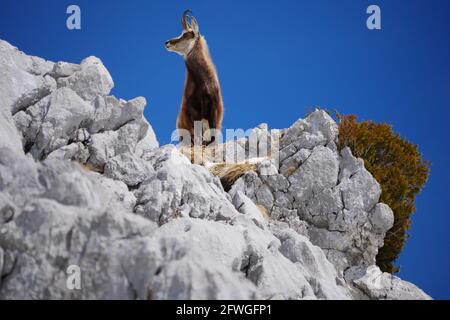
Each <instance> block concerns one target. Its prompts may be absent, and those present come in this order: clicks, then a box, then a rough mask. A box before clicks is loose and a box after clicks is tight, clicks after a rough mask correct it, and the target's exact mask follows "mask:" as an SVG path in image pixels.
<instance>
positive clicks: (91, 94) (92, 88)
mask: <svg viewBox="0 0 450 320" xmlns="http://www.w3.org/2000/svg"><path fill="white" fill-rule="evenodd" d="M61 87H69V88H71V89H72V90H73V91H75V92H76V93H77V94H78V95H79V96H80V97H81V98H83V99H84V100H86V101H94V100H95V99H96V98H97V97H98V96H107V95H108V94H109V93H110V91H111V89H112V88H113V87H114V82H113V80H112V78H111V75H110V74H109V72H108V70H106V68H105V66H104V65H103V63H102V62H101V61H100V59H98V58H96V57H93V56H91V57H88V58H86V59H84V60H83V61H82V62H81V64H80V70H79V71H75V72H74V73H73V74H71V75H70V76H68V77H62V78H58V88H61Z"/></svg>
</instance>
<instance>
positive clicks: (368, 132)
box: [337, 114, 430, 273]
mask: <svg viewBox="0 0 450 320" xmlns="http://www.w3.org/2000/svg"><path fill="white" fill-rule="evenodd" d="M337 117H338V120H339V142H338V146H339V149H342V148H344V147H346V146H348V147H350V149H351V150H352V152H353V154H354V155H355V156H356V157H358V158H362V159H363V160H364V163H365V166H366V169H367V170H369V172H371V173H372V175H373V176H374V177H375V179H376V180H377V181H378V183H380V185H381V189H382V193H381V199H380V201H381V202H384V203H386V204H387V205H389V206H390V207H391V209H392V210H393V211H394V226H393V227H392V229H391V230H389V231H388V233H387V234H386V238H385V240H384V246H383V247H382V248H380V251H379V252H378V255H377V265H378V266H379V267H380V268H381V270H383V271H385V272H390V273H395V272H398V271H399V268H398V267H396V266H395V264H394V263H395V260H396V259H397V258H398V256H399V255H400V253H401V251H402V249H403V246H404V245H405V242H406V240H407V238H408V233H407V231H408V229H409V227H410V225H411V215H412V213H413V212H414V211H415V205H414V201H415V198H416V195H417V194H418V193H419V192H420V190H421V189H422V187H423V186H424V185H425V183H426V181H427V179H428V174H429V172H430V162H428V161H426V160H423V159H422V156H421V154H420V152H419V150H418V146H417V145H414V144H412V143H410V142H408V141H407V140H405V139H404V138H402V137H401V136H400V135H399V134H397V133H394V132H393V130H392V126H391V125H389V124H386V123H374V122H372V121H361V122H358V121H357V120H356V116H354V115H339V114H337Z"/></svg>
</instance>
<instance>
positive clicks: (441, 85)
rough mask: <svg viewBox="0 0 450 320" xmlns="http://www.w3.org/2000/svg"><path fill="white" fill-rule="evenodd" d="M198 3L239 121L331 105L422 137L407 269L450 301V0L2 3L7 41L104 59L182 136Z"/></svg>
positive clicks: (58, 56) (126, 94)
mask: <svg viewBox="0 0 450 320" xmlns="http://www.w3.org/2000/svg"><path fill="white" fill-rule="evenodd" d="M70 4H77V5H79V6H80V8H81V13H82V17H81V19H82V21H81V25H82V29H81V30H76V31H73V30H72V31H70V30H68V29H67V28H66V18H67V14H66V8H67V6H68V5H70ZM371 4H377V5H379V6H380V7H381V12H382V30H377V31H369V30H368V29H367V28H366V19H367V17H368V15H367V14H366V8H367V7H368V6H369V5H371ZM186 8H190V9H192V11H193V12H194V14H195V16H196V17H197V20H198V21H199V24H200V31H201V32H202V33H203V35H204V36H205V37H206V39H207V41H208V44H209V46H210V50H211V53H212V56H213V59H214V62H215V64H216V66H217V69H218V71H219V78H220V81H221V85H222V90H223V95H224V103H225V119H224V127H225V128H243V129H248V128H251V127H254V126H256V125H257V124H259V123H261V122H267V123H268V124H269V126H270V127H271V128H285V127H288V126H290V125H291V124H292V123H293V122H294V121H295V120H296V119H298V118H299V117H303V116H304V114H305V112H306V111H307V110H308V109H310V108H312V107H315V106H322V107H326V108H328V109H331V110H332V109H337V110H338V111H339V112H340V113H343V114H348V113H354V114H357V115H358V116H359V117H360V119H371V120H375V121H379V122H388V123H390V124H392V125H393V126H394V130H395V131H397V132H400V133H401V134H402V136H404V137H406V138H407V139H409V140H410V141H412V142H414V143H417V144H418V145H419V147H420V150H421V152H422V153H423V155H424V157H425V158H426V159H428V160H430V161H432V169H431V176H430V179H429V181H428V184H427V186H426V188H425V189H424V190H423V192H422V193H421V194H420V195H419V197H418V199H417V213H416V214H415V215H414V218H413V226H412V229H411V231H410V234H411V238H410V240H409V241H408V244H407V245H406V247H405V250H404V252H403V254H402V256H401V258H400V259H399V261H398V264H399V265H400V267H401V272H400V276H401V277H402V278H403V279H405V280H409V281H412V282H413V283H415V284H417V285H418V286H419V287H421V288H423V289H424V290H425V291H426V292H427V293H429V294H431V295H432V296H433V297H434V298H441V299H442V298H446V299H450V272H449V270H450V249H449V247H450V232H449V228H450V212H449V209H448V208H449V204H448V194H449V191H448V186H449V182H450V170H449V168H448V166H449V165H450V152H449V149H448V148H449V143H448V141H449V138H450V135H449V125H448V123H449V120H448V119H449V118H450V114H449V113H450V111H449V107H450V105H449V103H450V23H448V15H449V14H450V1H448V0H428V1H425V0H389V1H382V0H372V1H365V0H340V1H336V0H290V1H288V0H276V1H275V0H270V1H269V0H266V1H252V0H247V1H243V0H227V1H225V0H223V1H219V0H215V1H210V0H202V1H200V0H199V1H179V0H178V1H175V0H164V1H149V0H145V1H144V0H128V1H106V0H96V1H87V0H72V1H62V0H40V1H18V0H1V1H0V38H1V39H4V40H7V41H9V42H10V43H12V44H13V45H15V46H17V47H19V48H20V49H21V50H22V51H24V52H26V53H27V54H33V55H37V56H41V57H45V58H46V59H49V60H53V61H59V60H63V61H71V62H76V63H79V62H80V61H81V60H82V59H83V58H85V57H87V56H89V55H95V56H98V57H99V58H101V59H102V61H103V62H104V64H105V65H106V67H107V68H108V69H109V71H110V72H111V74H112V76H113V78H114V81H115V85H116V86H115V88H114V89H113V92H112V93H113V94H114V95H116V96H117V97H121V98H125V99H131V98H133V97H136V96H144V97H146V98H147V101H148V106H147V109H146V111H145V115H146V116H147V118H148V119H149V121H150V123H151V124H152V126H153V128H154V129H155V131H156V134H157V136H158V138H159V140H160V142H161V143H168V142H169V141H170V135H171V133H172V130H173V129H174V126H175V119H176V116H177V113H178V109H179V104H180V99H181V94H182V89H183V82H184V76H185V75H184V65H183V61H182V59H181V57H179V56H177V55H175V54H173V53H169V52H166V50H165V49H164V46H163V44H164V41H165V40H167V39H169V38H172V37H174V36H177V35H178V34H179V33H180V31H181V27H180V22H179V20H180V15H181V13H182V12H183V10H184V9H186Z"/></svg>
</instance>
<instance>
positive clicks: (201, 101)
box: [177, 36, 223, 143]
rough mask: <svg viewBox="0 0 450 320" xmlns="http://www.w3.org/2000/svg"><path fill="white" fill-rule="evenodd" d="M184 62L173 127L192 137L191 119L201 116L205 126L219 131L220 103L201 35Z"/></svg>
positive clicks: (218, 91)
mask: <svg viewBox="0 0 450 320" xmlns="http://www.w3.org/2000/svg"><path fill="white" fill-rule="evenodd" d="M185 64H186V81H185V84H184V94H183V98H182V102H181V108H180V112H179V114H178V119H177V129H185V130H188V131H189V133H190V134H191V140H192V138H193V137H194V121H202V120H203V119H204V120H207V121H208V125H209V129H216V130H218V131H220V130H221V128H222V118H223V102H222V93H221V90H220V85H219V80H218V77H217V72H216V68H215V66H214V64H213V62H212V60H211V56H210V54H209V50H208V46H207V44H206V41H205V39H204V38H203V37H202V36H199V37H198V38H197V39H196V43H195V45H194V47H193V49H192V51H191V52H190V53H189V54H188V55H187V56H186V57H185ZM180 136H182V134H181V133H180ZM208 142H212V141H208ZM191 143H192V141H191Z"/></svg>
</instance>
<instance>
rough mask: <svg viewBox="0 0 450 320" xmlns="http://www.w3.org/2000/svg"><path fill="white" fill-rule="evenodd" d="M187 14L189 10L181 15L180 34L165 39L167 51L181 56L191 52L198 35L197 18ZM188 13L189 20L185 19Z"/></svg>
mask: <svg viewBox="0 0 450 320" xmlns="http://www.w3.org/2000/svg"><path fill="white" fill-rule="evenodd" d="M189 14H190V11H189V10H186V11H185V12H184V13H183V16H182V17H181V25H182V27H183V31H182V32H181V35H180V36H179V37H178V38H173V39H170V40H168V41H166V49H167V50H168V51H172V52H176V53H178V54H179V55H182V56H187V55H188V54H189V52H191V50H192V48H194V45H195V43H196V41H197V40H198V38H199V37H200V32H199V28H198V23H197V20H195V18H194V17H193V16H191V15H189ZM188 15H189V20H190V22H188V21H187V17H188Z"/></svg>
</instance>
